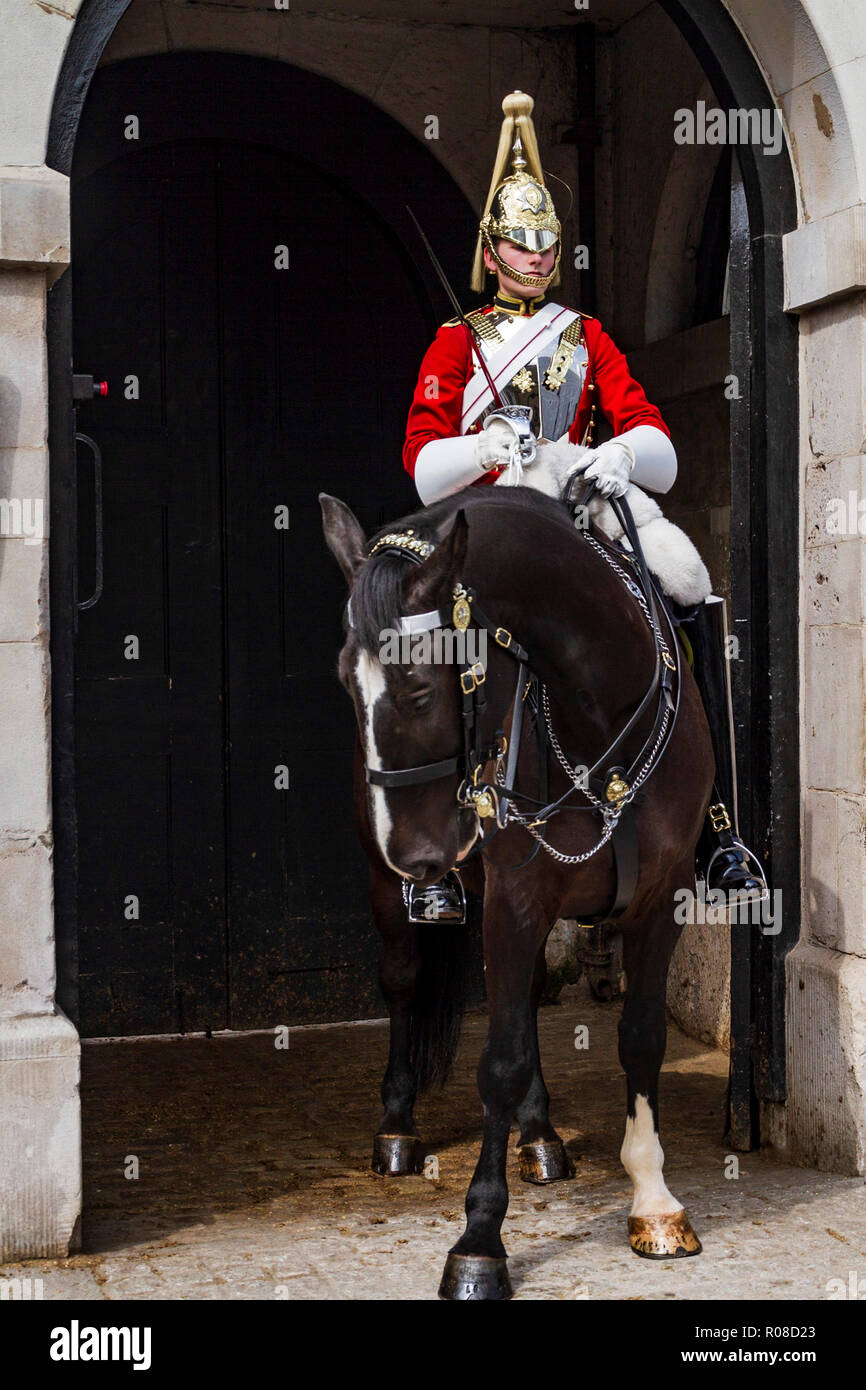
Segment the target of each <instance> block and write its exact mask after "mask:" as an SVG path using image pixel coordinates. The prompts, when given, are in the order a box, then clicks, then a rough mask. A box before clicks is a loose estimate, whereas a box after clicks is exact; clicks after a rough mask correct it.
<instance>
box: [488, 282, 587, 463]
mask: <svg viewBox="0 0 866 1390" xmlns="http://www.w3.org/2000/svg"><path fill="white" fill-rule="evenodd" d="M468 317H469V318H470V321H471V322H472V326H473V328H474V329H475V330H476V332H478V333H479V335H480V347H481V349H482V351H483V352H484V354H485V356H488V355H490V356H492V355H493V354H494V353H495V352H496V351H497V349H498V348H499V347H501V346H502V344H503V343H505V342H507V341H508V338H509V337H510V336H511V334H512V333H513V332H515V330H516V328H517V327H518V326H519V324H520V323H521V322H522V321H524V322H525V320H521V317H520V316H519V315H514V314H508V313H505V312H502V311H499V310H496V309H494V311H493V313H490V314H481V313H479V312H476V313H473V314H471V315H468ZM587 361H588V354H587V350H586V345H585V343H584V341H583V329H582V324H581V320H580V319H579V318H578V319H576V320H575V321H574V322H573V323H572V324H570V325H569V326H568V328H566V330H565V332H564V333H562V334H560V336H559V340H558V342H557V343H556V345H555V346H554V345H553V344H548V345H547V346H546V348H545V350H544V352H543V353H542V354H540V355H539V356H537V357H534V358H532V359H530V361H529V362H527V363H526V364H525V365H524V366H523V367H521V369H520V371H518V372H516V373H515V375H514V376H513V377H512V379H511V381H510V383H509V384H508V386H507V387H505V388H504V389H502V390H501V395H502V398H503V400H504V401H505V403H506V404H508V405H523V406H529V407H530V408H531V410H532V432H533V434H534V435H535V437H536V438H537V439H539V440H554V439H559V438H561V436H562V435H563V434H565V432H566V430H568V429H569V428H570V426H571V424H572V422H573V420H574V417H575V415H576V414H577V407H578V403H579V401H580V397H581V393H582V391H583V386H584V382H585V380H586V369H587ZM478 370H480V368H479V367H478V366H477V364H476V371H478ZM493 409H495V406H491V410H493Z"/></svg>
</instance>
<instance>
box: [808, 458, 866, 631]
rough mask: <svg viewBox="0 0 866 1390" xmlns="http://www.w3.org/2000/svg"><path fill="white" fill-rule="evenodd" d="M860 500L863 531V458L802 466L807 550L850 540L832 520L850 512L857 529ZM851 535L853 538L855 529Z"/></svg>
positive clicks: (865, 461)
mask: <svg viewBox="0 0 866 1390" xmlns="http://www.w3.org/2000/svg"><path fill="white" fill-rule="evenodd" d="M852 493H853V495H854V502H853V507H852V502H851V496H852ZM861 501H863V503H864V511H863V516H862V520H863V525H864V528H866V458H864V457H863V455H862V454H854V455H848V456H847V457H845V458H835V459H834V458H827V459H825V458H818V459H813V460H811V462H809V463H808V464H807V467H806V487H805V508H806V545H807V547H809V546H821V547H824V546H827V545H835V544H836V543H837V542H838V541H840V540H846V539H847V540H850V539H853V537H852V536H849V535H847V534H844V533H843V532H840V531H839V530H838V529H837V522H836V519H837V518H838V517H839V516H840V515H843V516H844V518H845V519H846V521H847V517H848V514H849V512H850V513H851V515H852V516H853V524H854V527H855V528H857V527H858V526H859V524H860V513H859V504H860V502H861ZM854 534H855V535H857V532H856V529H855V533H854ZM807 620H808V619H807Z"/></svg>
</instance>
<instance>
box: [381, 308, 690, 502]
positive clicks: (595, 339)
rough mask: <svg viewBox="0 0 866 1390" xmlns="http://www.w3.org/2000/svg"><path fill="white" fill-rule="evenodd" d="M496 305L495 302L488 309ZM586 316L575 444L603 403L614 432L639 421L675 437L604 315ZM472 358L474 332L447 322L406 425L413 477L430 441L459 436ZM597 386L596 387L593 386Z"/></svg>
mask: <svg viewBox="0 0 866 1390" xmlns="http://www.w3.org/2000/svg"><path fill="white" fill-rule="evenodd" d="M494 308H495V306H494V305H492V304H491V305H489V306H488V307H487V308H486V309H485V310H484V313H490V312H492V311H493V309H494ZM581 318H582V319H583V331H584V341H585V343H586V350H587V353H588V356H589V364H588V368H587V372H586V377H585V380H584V386H583V392H582V394H581V397H580V401H579V402H578V406H577V412H576V414H575V417H574V420H573V421H572V424H571V427H570V428H569V431H568V437H569V439H570V440H571V442H572V443H573V444H579V443H580V441H581V439H582V438H583V436H584V433H585V430H586V426H587V424H588V423H589V418H590V410H591V408H592V406H593V405H597V406H598V409H599V410H600V411H601V413H602V414H603V415H604V416H606V418H607V419H608V420H609V421H610V423H611V425H612V427H613V431H614V434H623V433H624V432H625V431H626V430H630V429H634V428H635V426H636V425H655V427H656V429H660V430H662V431H663V432H664V433H665V434H666V435H667V436H668V438H670V430H669V429H668V427H667V425H666V424H665V422H664V420H663V419H662V417H661V414H660V412H659V410H658V407H657V406H654V405H651V404H650V402H649V401H648V400H647V398H646V396H645V394H644V390H643V387H642V386H641V385H640V384H639V383H638V382H637V381H635V379H634V377H633V376H632V374H631V372H630V371H629V369H628V362H627V361H626V358H625V355H624V353H621V352H620V350H619V348H618V347H617V346H616V344H615V343H614V341H613V339H612V338H611V337H610V336H609V335H608V334H607V333H605V331H604V329H603V328H602V326H601V324H600V323H599V321H598V319H594V318H588V317H586V316H585V315H581ZM472 360H473V358H472V354H471V350H470V346H469V337H468V333H467V330H466V329H465V328H464V327H463V325H462V324H459V323H457V324H443V325H442V327H441V328H440V329H439V331H438V332H437V334H436V337H435V338H434V339H433V342H432V343H431V344H430V347H429V348H428V349H427V352H426V353H425V355H424V360H423V361H422V363H421V369H420V371H419V373H418V384H417V385H416V387H415V394H414V396H413V397H412V404H411V406H410V408H409V418H408V421H407V423H406V442H405V444H404V445H403V464H404V467H405V468H406V471H407V472H408V473H409V474H411V476H412V477H413V478H414V476H415V463H416V461H417V458H418V455H419V453H420V452H421V450H422V449H423V447H424V445H425V444H427V443H429V441H430V440H431V439H453V438H454V436H455V435H459V433H460V417H461V413H462V403H463V389H464V387H465V385H466V383H467V381H468V380H469V378H470V376H471V375H472ZM431 377H432V378H435V379H436V381H437V382H438V394H435V395H434V394H433V393H432V392H431V399H428V396H427V392H428V391H429V390H430V378H431ZM592 384H594V386H595V389H594V390H590V389H589V388H590V386H591V385H592ZM478 427H479V426H473V427H472V429H473V430H474V429H476V428H478ZM471 432H472V431H470V433H471ZM501 471H502V470H501V469H492V470H491V471H490V472H488V473H485V474H484V475H483V476H482V477H481V478H479V479H478V482H479V483H493V482H495V481H496V479H497V477H498V476H499V473H500V472H501ZM473 486H474V484H473Z"/></svg>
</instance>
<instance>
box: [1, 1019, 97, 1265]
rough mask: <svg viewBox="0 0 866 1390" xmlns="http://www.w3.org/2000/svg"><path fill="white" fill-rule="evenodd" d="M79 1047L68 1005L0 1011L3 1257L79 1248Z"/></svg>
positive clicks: (44, 1255)
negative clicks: (0, 1014) (15, 1013)
mask: <svg viewBox="0 0 866 1390" xmlns="http://www.w3.org/2000/svg"><path fill="white" fill-rule="evenodd" d="M80 1053H81V1045H80V1043H79V1040H78V1035H77V1033H76V1032H75V1029H74V1028H73V1026H72V1024H71V1023H70V1022H69V1020H68V1018H66V1017H65V1016H64V1015H63V1014H62V1013H59V1012H54V1013H51V1014H40V1015H35V1016H30V1017H26V1018H6V1019H2V1018H0V1094H2V1096H3V1122H2V1124H0V1264H4V1263H7V1262H9V1261H12V1260H28V1259H30V1260H33V1259H56V1258H63V1257H64V1256H65V1255H67V1254H69V1253H71V1251H73V1250H75V1249H76V1248H77V1244H78V1239H79V1235H78V1232H79V1222H80V1216H81V1114H80V1102H79V1093H78V1086H79V1076H80Z"/></svg>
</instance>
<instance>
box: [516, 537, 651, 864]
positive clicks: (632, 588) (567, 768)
mask: <svg viewBox="0 0 866 1390" xmlns="http://www.w3.org/2000/svg"><path fill="white" fill-rule="evenodd" d="M581 534H582V535H583V537H584V540H586V541H587V542H588V544H589V545H591V546H592V547H593V549H594V550H597V551H598V553H599V555H601V556H602V557H603V559H604V560H606V561H607V563H608V564H609V565H610V567H611V569H612V570H613V571H614V572H615V573H616V574H618V575H619V577H620V579H621V580H622V581H623V583H624V584H625V586H626V588H627V589H628V590H629V592H630V593H631V594H633V595H634V597H635V598H636V599H637V601H638V603H639V604H640V606H641V609H642V610H643V615H644V617H645V618H646V620H647V623H648V625H649V628H650V631H651V632H652V633H653V636H654V638H655V641H656V644H657V646H658V649H659V651H661V652H662V653H663V654H666V655H667V657H668V659H669V660H671V661H672V658H671V655H670V649H669V648H668V645H667V643H666V641H665V639H664V637H663V636H662V633H661V630H660V629H659V626H658V624H657V623H655V622H654V621H653V617H652V614H651V613H650V610H649V605H648V604H647V602H646V599H645V598H644V596H643V594H642V593H641V590H640V588H639V587H638V585H637V584H636V583H635V581H634V579H633V578H632V577H631V575H630V574H628V572H627V571H626V570H624V569H623V568H622V566H621V565H619V564H617V562H616V560H614V559H613V557H612V556H611V555H609V554H608V552H607V550H605V548H604V546H603V545H600V544H599V542H598V541H597V540H596V539H595V537H594V536H590V535H589V534H588V532H586V531H583V532H582V533H581ZM539 685H540V688H541V702H542V706H543V709H544V722H545V725H546V727H547V736H548V738H549V740H550V746H551V748H552V749H553V751H554V753H555V754H556V757H557V761H558V762H559V764H560V767H562V769H563V771H564V772H565V773H566V775H567V776H568V777H569V778H570V780H571V781H572V782H573V783H574V785H575V787H576V789H577V790H578V791H582V792H583V793H584V795H585V796H586V798H587V800H588V801H589V802H590V803H591V804H592V805H593V806H594V807H595V808H596V809H597V810H599V811H601V814H602V818H603V820H604V830H603V831H602V834H601V838H600V839H599V841H598V843H597V844H595V845H593V847H592V849H588V850H585V851H584V852H583V854H563V853H562V852H561V851H560V850H558V849H554V847H553V845H550V844H548V842H547V840H545V838H544V836H543V835H542V834H541V833H540V832H539V831H538V830H537V829H536V827H535V826H534V825H533V824H532V822H531V821H530V819H529V816H528V815H521V814H520V813H518V812H517V811H515V810H512V808H511V804H510V803H509V807H508V812H507V815H506V821H507V822H508V821H513V822H515V823H516V824H518V825H522V826H523V828H524V830H528V831H529V833H530V835H531V836H532V837H533V839H535V840H537V841H538V843H539V844H540V845H541V847H542V849H544V850H546V851H547V853H548V854H549V855H550V856H551V857H552V858H553V859H556V860H557V861H558V862H559V863H560V864H583V863H585V862H586V860H587V859H592V857H593V856H594V855H596V854H598V852H599V850H600V849H603V848H604V846H605V845H606V844H607V843H608V841H609V840H610V837H611V836H612V834H613V832H614V830H615V829H616V827H617V824H618V822H619V818H620V816H621V815H622V813H623V811H624V810H625V808H626V806H628V805H629V803H630V802H632V801H633V800H634V798H635V795H636V793H637V792H638V791H639V789H640V787H641V786H642V784H643V783H644V782H645V781H646V779H647V777H648V776H649V774H650V772H651V771H652V767H653V763H654V762H655V758H656V755H657V753H658V750H659V748H660V747H661V745H662V743H663V742H664V739H665V734H666V732H667V727H668V723H669V722H670V709H666V710H665V713H664V717H663V719H662V722H661V726H660V728H659V732H658V737H657V739H656V741H655V743H654V744H653V746H652V748H651V749H650V751H649V754H648V756H647V759H646V762H645V763H644V764H643V767H641V769H640V771H639V772H638V774H637V776H636V777H635V779H634V781H633V782H632V784H631V786H630V788H629V790H628V792H627V793H626V795H625V796H624V797H622V798H621V799H620V800H619V801H618V802H617V804H616V806H606V805H605V804H604V802H603V801H601V800H600V799H599V798H598V797H597V796H596V795H595V793H594V792H593V791H591V790H590V788H589V787H588V786H587V785H586V784H585V778H584V777H582V776H581V775H580V774H579V773H578V771H577V769H576V768H574V767H572V765H571V763H570V762H569V761H568V759H567V758H566V756H565V754H564V752H563V751H562V746H561V744H560V742H559V739H558V738H557V737H556V734H555V733H554V731H553V724H552V722H551V716H550V701H549V698H548V693H547V686H546V685H542V684H541V682H539ZM496 780H497V782H499V783H500V785H502V784H503V783H504V781H505V775H504V773H503V772H502V771H501V770H500V767H499V765H498V764H497V768H496Z"/></svg>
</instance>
